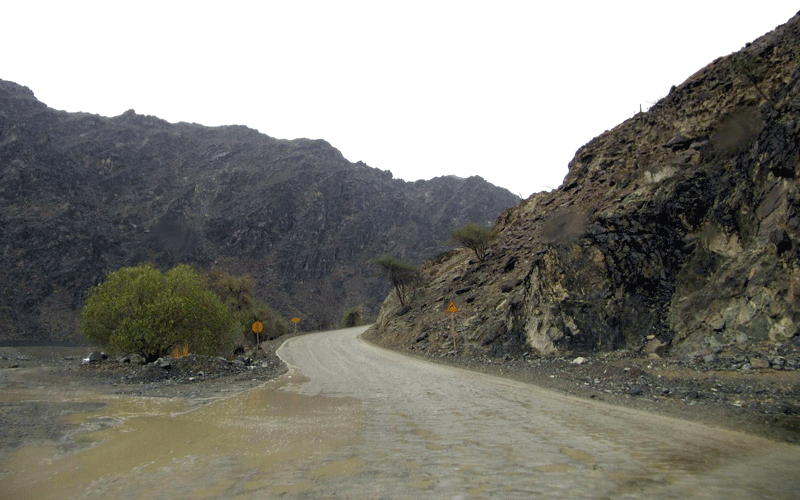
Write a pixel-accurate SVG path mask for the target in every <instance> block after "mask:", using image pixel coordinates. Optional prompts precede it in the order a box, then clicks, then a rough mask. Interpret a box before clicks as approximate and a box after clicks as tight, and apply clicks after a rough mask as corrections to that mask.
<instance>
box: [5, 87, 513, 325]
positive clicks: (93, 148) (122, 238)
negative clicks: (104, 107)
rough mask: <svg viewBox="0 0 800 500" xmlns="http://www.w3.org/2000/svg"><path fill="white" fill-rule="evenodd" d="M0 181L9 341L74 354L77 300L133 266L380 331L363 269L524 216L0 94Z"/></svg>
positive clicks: (474, 184)
mask: <svg viewBox="0 0 800 500" xmlns="http://www.w3.org/2000/svg"><path fill="white" fill-rule="evenodd" d="M0 168H1V169H2V171H0V209H2V216H0V230H2V233H3V241H2V253H0V274H2V276H0V281H2V283H3V285H2V286H3V289H2V301H1V302H0V339H4V340H19V339H32V340H33V339H36V340H42V339H52V340H79V336H78V328H77V324H76V315H77V311H78V310H79V309H80V307H81V304H82V300H83V296H84V294H85V292H86V290H87V289H88V288H89V287H90V286H92V285H94V284H96V283H97V282H99V281H100V280H102V278H103V276H104V275H105V274H106V273H107V272H109V271H112V270H115V269H117V268H119V267H123V266H126V265H134V264H137V263H140V262H150V263H153V264H155V265H157V266H158V267H161V268H165V267H170V266H173V265H175V264H177V263H181V262H188V263H194V264H198V265H200V266H204V267H207V266H211V265H217V266H220V267H224V268H226V269H228V270H229V271H230V272H234V273H236V274H251V275H253V276H254V278H255V279H256V282H257V284H258V285H257V286H258V287H259V288H260V293H259V295H261V296H262V297H263V298H264V299H265V300H267V301H268V302H270V303H271V304H272V305H273V306H274V307H275V308H276V309H278V311H280V312H281V313H283V314H285V315H287V316H289V317H292V316H300V317H301V318H302V319H303V321H304V323H302V324H301V326H302V327H305V328H318V327H322V326H326V325H332V324H335V323H336V322H337V321H338V319H339V316H340V315H341V313H342V312H343V310H344V309H345V308H348V307H353V306H357V307H361V308H362V310H363V313H364V315H365V316H373V317H374V315H375V313H376V312H377V308H378V306H379V303H380V301H381V300H382V299H383V297H384V296H385V294H386V293H387V292H388V284H386V283H384V282H382V281H381V280H380V279H379V278H378V277H377V276H374V275H373V272H372V269H371V266H370V265H369V260H370V259H371V258H374V257H378V256H380V255H381V254H392V255H395V256H396V257H399V258H405V259H408V260H411V261H416V262H419V261H421V260H422V259H423V258H427V257H430V256H432V255H435V254H436V253H439V252H442V251H444V250H446V248H447V247H446V245H444V244H443V242H444V241H445V240H446V238H447V232H448V231H449V228H450V227H453V226H455V225H458V224H463V223H465V222H470V221H476V222H486V221H490V220H494V219H495V218H496V216H497V214H499V213H500V211H501V210H503V209H505V208H507V207H509V206H512V205H513V204H515V203H516V202H517V201H519V198H518V197H517V196H515V195H513V194H512V193H510V192H508V191H507V190H505V189H502V188H498V187H496V186H492V185H491V184H489V183H488V182H486V181H485V180H483V179H481V178H479V177H471V178H468V179H461V180H459V179H455V178H447V179H445V178H435V179H431V180H428V181H417V182H411V183H409V182H406V181H402V180H398V179H394V178H393V176H392V174H391V172H385V171H381V170H378V169H375V168H372V167H369V166H368V165H366V164H364V163H362V162H357V163H352V162H349V161H348V160H346V159H345V158H344V156H342V154H341V152H340V151H338V150H337V149H335V148H334V147H332V146H331V145H330V144H329V143H327V142H326V141H323V140H310V139H298V140H286V139H275V138H272V137H269V136H267V135H265V134H261V133H260V132H258V131H256V130H253V129H250V128H248V127H244V126H240V125H235V126H221V127H205V126H202V125H197V124H189V123H177V124H171V123H168V122H166V121H164V120H161V119H160V118H157V117H153V116H146V115H139V114H136V112H135V111H133V110H129V111H126V112H125V113H122V114H121V115H119V116H116V117H110V118H109V117H102V116H99V115H92V114H88V113H68V112H64V111H57V110H52V109H50V108H48V107H47V106H46V105H45V104H44V103H41V102H39V101H38V100H37V99H36V98H35V96H34V94H33V92H32V91H31V90H30V89H27V88H26V87H22V86H20V85H17V84H15V83H13V82H7V81H1V80H0ZM257 292H258V291H257Z"/></svg>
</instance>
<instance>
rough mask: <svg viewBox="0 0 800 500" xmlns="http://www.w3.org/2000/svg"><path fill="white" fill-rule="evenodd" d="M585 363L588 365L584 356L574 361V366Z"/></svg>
mask: <svg viewBox="0 0 800 500" xmlns="http://www.w3.org/2000/svg"><path fill="white" fill-rule="evenodd" d="M584 363H586V358H584V357H583V356H578V357H577V358H575V359H573V360H572V364H574V365H582V364H584Z"/></svg>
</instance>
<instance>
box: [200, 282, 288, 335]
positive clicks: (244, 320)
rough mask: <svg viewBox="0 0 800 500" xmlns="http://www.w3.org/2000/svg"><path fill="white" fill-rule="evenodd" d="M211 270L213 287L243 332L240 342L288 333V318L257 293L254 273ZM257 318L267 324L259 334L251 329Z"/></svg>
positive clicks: (264, 324)
mask: <svg viewBox="0 0 800 500" xmlns="http://www.w3.org/2000/svg"><path fill="white" fill-rule="evenodd" d="M208 274H209V276H210V277H211V289H212V290H214V293H216V294H217V296H218V297H219V298H220V300H222V302H224V303H225V304H226V305H227V306H228V309H230V311H231V315H232V316H233V319H234V323H236V325H237V326H236V328H237V330H238V331H239V332H240V333H241V339H240V340H239V341H240V342H241V341H244V342H247V343H250V344H257V343H258V341H259V339H261V338H265V339H273V338H277V337H280V336H281V335H285V334H286V333H289V323H288V321H286V320H285V319H283V318H282V317H281V316H280V315H279V314H278V313H277V312H275V311H274V310H273V309H272V308H271V307H270V306H269V305H267V304H266V303H265V302H264V301H262V300H259V299H258V298H256V297H255V295H254V293H253V291H254V289H255V280H254V279H253V277H252V276H249V275H243V276H235V275H233V274H230V273H229V272H228V271H225V270H224V269H221V268H219V267H214V268H212V269H211V270H209V272H208ZM256 321H260V322H261V324H262V325H263V328H264V330H263V331H262V332H261V334H260V335H258V334H255V333H253V330H252V325H253V323H254V322H256Z"/></svg>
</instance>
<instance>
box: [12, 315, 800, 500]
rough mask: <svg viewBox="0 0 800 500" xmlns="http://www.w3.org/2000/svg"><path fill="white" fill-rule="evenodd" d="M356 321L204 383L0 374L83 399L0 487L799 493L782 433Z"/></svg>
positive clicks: (34, 391)
mask: <svg viewBox="0 0 800 500" xmlns="http://www.w3.org/2000/svg"><path fill="white" fill-rule="evenodd" d="M363 331H364V328H355V329H349V330H339V331H333V332H324V333H319V334H314V335H306V336H302V337H296V338H293V339H290V340H288V341H287V342H285V343H284V344H283V346H282V347H281V348H280V349H279V351H278V354H279V356H281V358H283V359H284V360H285V361H286V363H287V364H288V365H289V366H290V372H289V373H288V374H286V375H284V376H283V377H280V378H279V379H277V380H275V381H271V382H268V383H265V384H263V385H261V386H259V387H256V388H253V389H250V390H247V391H244V392H235V391H232V390H231V389H229V388H223V387H220V388H219V393H218V394H217V395H215V396H212V397H208V398H205V397H204V398H203V399H197V398H193V397H192V396H191V392H188V394H187V396H186V397H181V398H174V399H170V398H139V397H135V396H128V395H114V394H97V393H95V392H88V393H84V392H81V391H77V392H76V391H75V390H69V389H68V388H64V387H53V388H49V389H48V388H47V387H36V386H25V385H20V384H7V385H6V386H4V389H5V390H4V391H3V393H2V394H0V396H2V397H0V400H2V401H3V402H12V403H13V402H14V401H25V402H27V403H26V404H39V402H41V403H42V404H45V403H49V404H60V405H63V404H67V405H71V404H81V405H86V404H87V403H96V405H95V406H96V408H97V410H96V411H90V412H88V413H83V414H70V415H68V416H66V417H65V419H66V421H65V423H71V424H74V427H68V428H69V429H73V430H71V431H69V432H70V434H68V435H66V436H63V438H59V439H58V441H57V442H54V443H53V442H50V441H47V440H45V441H43V442H42V443H41V445H36V444H34V445H29V446H23V447H20V448H18V449H15V450H13V451H9V452H7V453H4V454H3V455H2V457H5V458H4V459H0V498H2V499H5V498H9V499H11V498H36V499H53V500H60V499H62V498H84V499H90V498H92V499H93V498H97V499H100V498H114V499H117V500H123V499H151V498H170V499H198V498H203V499H229V498H236V499H263V498H278V497H280V498H303V499H316V498H357V499H360V498H413V499H418V498H436V499H439V498H502V499H506V498H524V499H528V498H582V499H583V498H614V499H616V498H641V499H651V498H674V499H686V498H708V499H719V498H723V499H725V500H733V499H739V498H741V499H757V498H769V499H781V498H786V499H789V498H800V474H799V473H798V472H800V465H798V464H800V447H798V446H792V445H787V444H780V443H774V442H770V441H767V440H764V439H760V438H755V437H751V436H747V435H744V434H739V433H735V432H730V431H724V430H719V429H712V428H710V427H705V426H702V425H698V424H693V423H688V422H684V421H680V420H674V419H669V418H664V417H660V416H657V415H652V414H648V413H644V412H639V411H636V410H631V409H626V408H620V407H614V406H610V405H606V404H603V403H598V402H594V401H590V400H580V399H576V398H572V397H569V396H565V395H561V394H557V393H552V392H548V391H546V390H543V389H539V388H537V387H535V386H531V385H527V384H523V383H519V382H514V381H510V380H505V379H500V378H495V377H491V376H487V375H482V374H478V373H472V372H468V371H464V370H459V369H455V368H450V367H446V366H441V365H435V364H431V363H426V362H424V361H421V360H417V359H414V358H409V357H406V356H402V355H400V354H397V353H393V352H391V351H386V350H383V349H379V348H377V347H374V346H372V345H370V344H368V343H366V342H364V341H362V340H360V339H359V337H358V335H359V334H360V333H361V332H363ZM186 390H187V391H191V390H192V387H191V386H187V387H186ZM228 391H231V392H228ZM89 406H92V405H91V404H90V405H89ZM56 408H58V406H56Z"/></svg>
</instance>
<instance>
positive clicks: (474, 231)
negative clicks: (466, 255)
mask: <svg viewBox="0 0 800 500" xmlns="http://www.w3.org/2000/svg"><path fill="white" fill-rule="evenodd" d="M450 237H451V238H452V239H453V241H454V242H455V243H457V244H459V245H461V246H463V247H466V248H469V249H470V250H472V251H473V252H475V256H476V257H478V260H479V261H481V262H483V260H484V259H485V258H486V250H488V248H489V242H490V241H492V230H491V228H488V227H485V226H479V225H477V224H475V223H474V222H469V223H467V224H464V225H463V226H461V227H457V228H455V229H453V230H452V231H450Z"/></svg>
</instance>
